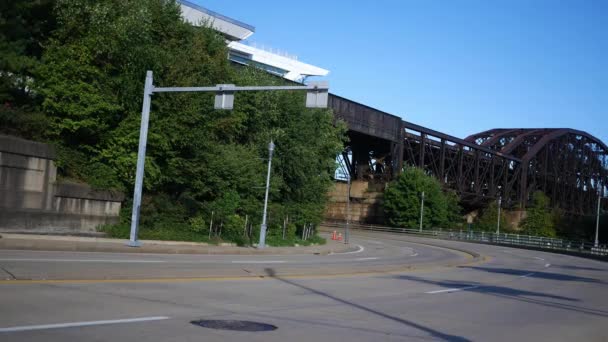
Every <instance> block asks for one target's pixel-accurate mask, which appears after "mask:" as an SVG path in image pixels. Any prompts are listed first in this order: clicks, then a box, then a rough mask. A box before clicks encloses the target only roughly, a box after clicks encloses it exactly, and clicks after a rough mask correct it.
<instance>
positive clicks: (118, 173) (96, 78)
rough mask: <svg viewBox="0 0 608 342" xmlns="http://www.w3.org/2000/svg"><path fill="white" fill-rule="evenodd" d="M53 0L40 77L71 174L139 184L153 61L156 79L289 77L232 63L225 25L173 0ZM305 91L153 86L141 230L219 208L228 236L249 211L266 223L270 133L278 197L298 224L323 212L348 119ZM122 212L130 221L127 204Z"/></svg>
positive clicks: (198, 223)
mask: <svg viewBox="0 0 608 342" xmlns="http://www.w3.org/2000/svg"><path fill="white" fill-rule="evenodd" d="M54 3H55V4H54V7H52V11H51V13H50V15H51V16H53V18H54V22H56V23H57V25H56V28H55V29H54V30H53V31H52V35H50V37H49V38H48V39H47V40H46V44H45V45H44V49H43V51H41V53H40V55H41V57H40V58H39V64H40V65H39V66H38V67H37V68H36V69H35V73H33V76H32V79H33V81H34V82H33V85H32V87H33V88H32V89H34V90H35V92H36V94H38V96H39V97H40V99H39V108H40V109H41V110H42V111H43V113H44V116H45V117H46V118H47V119H48V121H49V125H48V126H47V127H46V128H45V136H47V137H48V138H49V139H51V140H53V141H54V143H55V144H56V145H57V146H58V150H59V160H58V161H57V163H58V166H59V167H60V172H61V176H63V177H70V178H75V179H76V180H79V181H86V182H88V183H90V184H92V185H94V186H97V187H104V188H116V189H120V190H123V191H126V192H127V194H129V195H130V190H131V189H132V186H133V182H134V170H135V165H136V159H137V146H138V138H139V125H140V111H141V101H142V90H143V82H144V78H145V73H146V70H152V71H153V72H154V84H155V86H192V85H212V84H218V83H234V84H237V85H283V84H286V81H285V80H283V79H281V78H277V77H274V76H271V75H269V74H267V73H265V72H262V71H260V70H257V69H255V68H250V67H239V68H233V67H232V66H231V64H230V62H229V61H228V59H227V58H226V56H227V53H228V51H227V47H226V43H225V39H224V37H222V36H221V35H220V34H218V33H217V32H216V31H214V30H213V29H211V28H209V27H206V26H202V27H193V26H192V25H190V24H187V23H185V22H184V21H183V20H182V18H181V16H180V8H179V5H178V4H177V3H176V2H175V1H172V0H132V1H119V0H100V1H96V0H95V1H94V0H56V1H55V2H54ZM304 96H305V94H303V93H301V92H255V93H254V92H248V93H243V94H241V93H239V94H238V96H236V99H235V109H234V110H232V111H218V110H214V109H213V105H212V103H213V94H200V93H199V94H192V93H184V94H155V95H154V98H153V102H152V111H151V118H150V128H149V134H148V148H147V154H146V165H145V178H144V189H145V191H144V194H145V196H144V201H143V204H142V219H141V226H142V233H144V231H145V230H146V229H152V230H155V231H160V230H161V228H160V226H161V225H162V226H163V227H181V228H179V229H181V230H182V231H184V232H188V234H190V233H192V232H195V233H196V232H197V231H198V232H199V233H200V231H201V229H202V228H201V227H202V223H205V222H210V218H211V217H210V216H211V212H212V211H216V210H217V212H216V215H220V212H221V218H220V221H219V222H221V220H222V219H223V220H224V224H225V228H226V229H228V230H225V232H226V234H227V235H225V236H226V237H228V236H229V235H230V238H231V239H233V238H235V237H234V236H232V235H231V234H228V233H227V232H228V231H229V230H230V229H231V228H230V227H229V226H234V227H237V226H240V225H241V221H242V219H243V218H244V217H246V216H248V217H249V220H250V221H249V222H251V223H253V224H256V225H258V224H259V220H260V216H261V215H260V213H261V204H262V201H263V197H264V191H263V186H264V182H265V172H266V161H265V158H266V157H267V145H268V142H269V141H270V139H273V140H274V142H275V144H276V146H277V147H276V150H275V156H274V159H273V169H272V178H271V193H270V202H271V204H273V205H274V206H279V207H280V208H281V209H280V210H281V212H284V213H286V214H289V216H290V217H291V218H293V220H292V221H291V222H293V223H294V224H295V225H297V226H301V225H303V224H304V223H305V222H306V223H318V222H320V221H321V220H322V215H323V211H324V206H325V202H326V200H327V199H326V197H325V194H326V193H327V190H328V188H329V186H331V184H332V175H333V171H334V169H335V156H336V155H337V153H339V151H340V150H341V149H342V147H343V140H344V133H345V127H344V125H343V124H341V123H338V124H336V123H335V122H334V118H333V115H332V113H331V111H330V110H320V109H315V110H312V109H307V108H305V107H304ZM123 208H124V209H123V211H129V210H130V209H131V208H130V207H129V205H125V206H123ZM144 216H145V217H144ZM123 217H124V220H123V225H124V226H126V225H128V223H129V222H128V221H129V219H130V216H129V215H123ZM218 217H219V216H216V219H214V223H215V222H218V221H217V218H218ZM192 218H195V219H194V220H191V219H192ZM271 219H272V220H278V221H277V222H279V221H281V220H282V217H281V218H278V217H271ZM163 229H164V228H163ZM176 229H177V228H176ZM240 229H242V228H239V230H238V231H241V230H240ZM166 230H167V229H165V230H163V234H165V232H166ZM169 230H170V229H169ZM234 231H235V232H236V231H237V229H236V228H235V229H234ZM157 235H160V234H157ZM199 235H200V234H199ZM163 236H164V235H163ZM223 236H224V234H223ZM197 238H200V237H197Z"/></svg>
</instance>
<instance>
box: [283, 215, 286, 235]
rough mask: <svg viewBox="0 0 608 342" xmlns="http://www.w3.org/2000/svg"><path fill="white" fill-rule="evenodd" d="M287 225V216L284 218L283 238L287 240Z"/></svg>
mask: <svg viewBox="0 0 608 342" xmlns="http://www.w3.org/2000/svg"><path fill="white" fill-rule="evenodd" d="M286 227H287V217H286V218H284V219H283V240H285V228H286Z"/></svg>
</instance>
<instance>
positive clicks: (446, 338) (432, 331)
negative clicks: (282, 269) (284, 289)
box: [264, 268, 471, 342]
mask: <svg viewBox="0 0 608 342" xmlns="http://www.w3.org/2000/svg"><path fill="white" fill-rule="evenodd" d="M264 272H265V273H266V275H267V276H268V277H271V278H273V279H276V280H278V281H281V282H283V283H285V284H289V285H292V286H295V287H298V288H300V289H303V290H306V291H309V292H311V293H314V294H316V295H318V296H321V297H325V298H327V299H331V300H333V301H335V302H338V303H341V304H344V305H348V306H351V307H353V308H357V309H359V310H362V311H365V312H368V313H371V314H374V315H376V316H379V317H382V318H386V319H389V320H392V321H394V322H397V323H400V324H403V325H405V326H408V327H411V328H415V329H418V330H421V331H424V332H426V333H428V334H430V335H431V336H432V337H433V338H436V339H441V340H444V341H455V342H467V341H471V340H469V339H467V338H464V337H462V336H456V335H449V334H445V333H442V332H440V331H437V330H435V329H432V328H429V327H426V326H423V325H420V324H418V323H415V322H412V321H408V320H405V319H402V318H399V317H395V316H392V315H389V314H387V313H384V312H382V311H378V310H375V309H372V308H369V307H367V306H363V305H361V304H357V303H354V302H351V301H348V300H345V299H342V298H339V297H336V296H334V295H331V294H329V293H325V292H323V291H319V290H316V289H313V288H311V287H308V286H305V285H302V284H298V283H296V282H294V281H291V280H289V279H285V278H281V277H280V276H277V275H276V272H275V270H274V269H273V268H265V269H264Z"/></svg>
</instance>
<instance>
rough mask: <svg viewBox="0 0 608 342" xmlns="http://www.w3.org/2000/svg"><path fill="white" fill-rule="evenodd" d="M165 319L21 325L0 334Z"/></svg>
mask: <svg viewBox="0 0 608 342" xmlns="http://www.w3.org/2000/svg"><path fill="white" fill-rule="evenodd" d="M165 319H169V317H167V316H154V317H139V318H127V319H112V320H105V321H85V322H69V323H57V324H42V325H22V326H15V327H8V328H0V333H9V332H19V331H30V330H45V329H59V328H74V327H86V326H92V325H107V324H125V323H138V322H148V321H160V320H165Z"/></svg>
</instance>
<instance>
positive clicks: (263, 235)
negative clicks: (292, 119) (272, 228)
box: [258, 140, 274, 248]
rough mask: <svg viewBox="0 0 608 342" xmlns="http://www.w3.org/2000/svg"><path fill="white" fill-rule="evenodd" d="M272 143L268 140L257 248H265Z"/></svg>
mask: <svg viewBox="0 0 608 342" xmlns="http://www.w3.org/2000/svg"><path fill="white" fill-rule="evenodd" d="M273 151H274V143H273V142H272V140H270V144H268V173H267V174H266V196H265V197H264V213H263V214H262V225H261V226H260V243H259V244H258V248H264V247H266V211H267V210H268V191H269V190H270V171H271V165H272V152H273Z"/></svg>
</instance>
